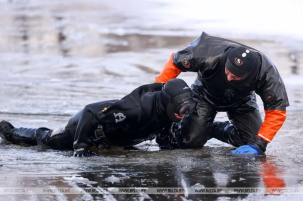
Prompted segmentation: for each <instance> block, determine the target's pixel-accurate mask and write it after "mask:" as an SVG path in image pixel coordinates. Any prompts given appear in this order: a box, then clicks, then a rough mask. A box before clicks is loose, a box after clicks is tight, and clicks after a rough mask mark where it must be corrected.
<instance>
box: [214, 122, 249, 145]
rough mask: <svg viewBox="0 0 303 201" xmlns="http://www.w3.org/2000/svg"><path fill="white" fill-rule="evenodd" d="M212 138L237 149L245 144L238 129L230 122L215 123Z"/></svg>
mask: <svg viewBox="0 0 303 201" xmlns="http://www.w3.org/2000/svg"><path fill="white" fill-rule="evenodd" d="M210 138H216V139H218V140H220V141H222V142H226V143H228V144H231V145H233V146H235V147H238V146H241V145H243V144H245V143H244V142H243V141H242V140H241V139H240V138H239V134H238V133H237V130H236V128H235V127H234V125H233V124H231V123H230V122H228V121H226V122H214V123H213V127H212V131H211V136H210Z"/></svg>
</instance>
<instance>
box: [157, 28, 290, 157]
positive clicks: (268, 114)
mask: <svg viewBox="0 0 303 201" xmlns="http://www.w3.org/2000/svg"><path fill="white" fill-rule="evenodd" d="M187 71H191V72H197V74H198V76H197V79H196V80H195V83H194V84H193V85H192V90H193V96H194V98H195V101H197V102H198V103H197V106H196V108H195V109H194V111H193V112H192V113H191V114H190V115H187V116H185V117H184V118H183V119H182V121H181V124H179V125H176V126H175V129H174V135H175V138H176V139H177V143H178V144H179V147H180V148H199V147H202V146H204V144H205V143H206V141H207V140H209V139H210V138H216V139H218V140H221V141H223V142H226V143H229V144H231V145H233V146H235V147H238V148H237V149H236V150H233V151H232V153H235V154H262V153H264V152H265V150H266V147H267V144H268V143H270V142H271V141H272V139H273V138H274V136H275V135H276V133H277V131H278V130H279V129H280V128H281V126H282V125H283V123H284V121H285V119H286V107H287V106H289V102H288V97H287V93H286V89H285V86H284V83H283V81H282V78H281V76H280V74H279V72H278V69H277V68H276V67H275V65H274V64H273V63H271V61H270V60H269V59H268V58H267V57H266V56H265V55H264V54H263V53H261V52H260V51H257V50H255V49H253V48H251V47H248V46H246V45H243V44H240V43H237V42H234V41H231V40H227V39H224V38H219V37H214V36H211V35H208V34H206V33H204V32H203V33H202V35H201V36H200V37H198V38H197V39H196V40H195V41H193V42H192V43H191V44H190V45H189V46H188V47H187V48H185V49H183V50H180V51H178V52H176V53H173V54H172V55H171V57H170V58H169V60H168V62H167V63H166V65H165V66H164V68H163V70H162V71H161V73H160V74H159V75H158V76H157V77H156V79H155V81H156V82H158V83H165V82H167V81H168V80H170V79H172V78H176V77H177V76H178V75H179V74H180V73H181V72H187ZM256 94H258V95H259V96H260V97H261V99H262V101H263V105H264V111H265V118H264V121H263V122H262V118H261V115H260V112H259V108H258V104H257V102H256ZM217 112H226V113H227V116H228V118H229V120H230V122H219V121H215V122H214V119H215V117H216V114H217Z"/></svg>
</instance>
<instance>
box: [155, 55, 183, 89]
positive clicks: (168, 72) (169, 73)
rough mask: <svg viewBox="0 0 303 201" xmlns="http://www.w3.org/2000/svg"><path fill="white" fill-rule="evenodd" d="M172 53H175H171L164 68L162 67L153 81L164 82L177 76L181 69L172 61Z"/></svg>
mask: <svg viewBox="0 0 303 201" xmlns="http://www.w3.org/2000/svg"><path fill="white" fill-rule="evenodd" d="M174 54H175V53H172V54H171V56H170V58H169V60H168V61H167V62H166V64H165V66H164V68H163V69H162V71H161V72H160V74H159V75H158V76H157V77H156V79H155V82H157V83H166V82H167V81H168V80H171V79H173V78H176V77H178V75H179V74H180V73H181V70H179V69H178V68H177V67H176V66H175V64H174V63H173V56H174Z"/></svg>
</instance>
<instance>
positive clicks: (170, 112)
mask: <svg viewBox="0 0 303 201" xmlns="http://www.w3.org/2000/svg"><path fill="white" fill-rule="evenodd" d="M195 105H196V103H195V102H194V100H193V98H192V91H191V89H190V88H189V87H188V85H187V84H186V82H184V81H183V80H181V79H172V80H170V81H169V82H167V83H166V84H160V83H153V84H147V85H142V86H140V87H138V88H137V89H135V90H134V91H132V92H131V93H130V94H128V95H126V96H125V97H123V98H122V99H120V100H108V101H102V102H97V103H93V104H89V105H87V106H85V107H84V109H83V110H81V111H79V112H78V113H77V114H75V115H74V116H72V117H71V118H70V119H69V121H68V123H67V125H66V126H64V127H62V128H59V129H56V130H51V129H49V128H43V127H41V128H38V129H33V128H23V127H21V128H15V127H14V126H13V125H12V124H11V123H9V122H7V121H1V122H0V136H1V137H2V138H3V139H6V140H8V141H10V142H12V143H14V144H25V145H37V144H42V145H47V146H49V147H51V148H53V149H58V150H68V149H74V156H77V157H81V156H92V155H95V153H94V152H92V151H91V150H90V149H91V148H92V147H94V146H95V147H98V146H99V145H103V147H104V146H105V147H108V146H111V145H112V146H123V147H128V146H132V145H136V144H138V143H141V142H143V141H145V140H151V139H153V138H154V137H155V136H156V135H160V134H161V136H165V133H167V135H168V134H169V130H170V126H171V123H172V122H178V121H180V120H181V119H182V118H183V116H184V115H186V114H189V113H191V111H192V110H193V109H194V108H195ZM160 141H161V140H160Z"/></svg>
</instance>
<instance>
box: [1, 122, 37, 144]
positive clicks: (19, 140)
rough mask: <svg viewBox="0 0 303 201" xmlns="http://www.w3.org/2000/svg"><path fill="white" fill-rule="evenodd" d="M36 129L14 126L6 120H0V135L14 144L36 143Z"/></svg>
mask: <svg viewBox="0 0 303 201" xmlns="http://www.w3.org/2000/svg"><path fill="white" fill-rule="evenodd" d="M36 130H37V129H32V128H22V127H21V128H15V127H14V126H13V125H12V124H11V123H9V122H7V121H1V122H0V133H1V137H2V136H4V137H5V139H6V140H8V141H10V142H12V143H14V144H25V145H37V141H36V137H35V133H36Z"/></svg>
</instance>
